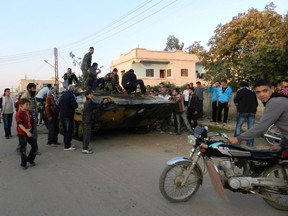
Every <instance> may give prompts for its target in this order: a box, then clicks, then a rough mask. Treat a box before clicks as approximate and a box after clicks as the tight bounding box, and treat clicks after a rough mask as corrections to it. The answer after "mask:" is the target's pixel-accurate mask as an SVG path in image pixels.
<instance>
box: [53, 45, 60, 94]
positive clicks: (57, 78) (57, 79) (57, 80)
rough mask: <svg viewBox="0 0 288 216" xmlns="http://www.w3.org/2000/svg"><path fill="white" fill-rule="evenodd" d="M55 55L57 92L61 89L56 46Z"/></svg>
mask: <svg viewBox="0 0 288 216" xmlns="http://www.w3.org/2000/svg"><path fill="white" fill-rule="evenodd" d="M54 57H55V66H54V70H55V84H54V85H55V87H56V90H57V92H58V91H59V76H58V50H57V48H54Z"/></svg>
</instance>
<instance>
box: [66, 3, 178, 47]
mask: <svg viewBox="0 0 288 216" xmlns="http://www.w3.org/2000/svg"><path fill="white" fill-rule="evenodd" d="M162 1H163V0H161V1H160V2H162ZM177 1H178V0H174V1H173V2H171V3H169V4H166V5H164V6H163V7H161V8H160V9H158V10H157V11H154V12H153V13H150V14H148V15H147V16H145V17H144V18H142V19H140V20H137V21H135V22H134V23H132V24H130V25H128V26H127V27H125V28H122V29H120V30H119V31H116V32H110V33H111V34H110V35H108V36H106V37H104V38H102V39H99V40H97V41H93V40H89V41H87V42H83V43H80V44H79V45H76V46H74V47H75V49H74V50H78V49H81V48H84V47H87V45H88V44H92V43H93V44H97V43H100V42H102V41H105V40H107V39H109V38H111V37H113V36H115V35H117V34H120V33H121V32H123V31H125V30H127V29H129V28H131V27H133V26H135V25H136V24H138V23H140V22H142V21H144V20H146V19H148V18H150V17H152V16H153V15H155V14H157V13H159V12H160V11H162V10H164V9H165V8H167V7H169V6H170V5H172V4H174V3H175V2H177ZM160 2H158V3H157V4H159V3H160ZM157 4H154V5H153V6H151V7H150V8H149V9H151V8H152V7H154V6H155V5H157ZM145 12H147V11H144V12H141V13H140V14H143V13H145ZM140 14H138V15H140ZM135 17H136V16H134V17H132V18H131V19H130V20H132V19H134V18H135ZM130 20H128V21H130ZM128 21H125V22H124V23H127V22H128ZM124 23H123V24H124ZM123 24H120V25H118V26H116V28H118V27H120V26H122V25H123ZM116 28H114V30H115V29H116ZM106 33H107V32H105V33H104V34H106ZM94 39H95V38H94ZM82 44H83V45H82ZM65 50H66V49H64V50H63V51H61V52H64V51H65ZM66 51H67V50H66Z"/></svg>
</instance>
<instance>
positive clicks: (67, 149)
mask: <svg viewBox="0 0 288 216" xmlns="http://www.w3.org/2000/svg"><path fill="white" fill-rule="evenodd" d="M74 150H76V148H74V147H70V148H64V151H74Z"/></svg>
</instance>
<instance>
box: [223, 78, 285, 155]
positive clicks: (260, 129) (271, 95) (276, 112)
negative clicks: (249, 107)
mask: <svg viewBox="0 0 288 216" xmlns="http://www.w3.org/2000/svg"><path fill="white" fill-rule="evenodd" d="M254 89H255V93H256V96H257V98H258V99H259V100H260V101H261V102H262V103H263V105H264V106H265V109H264V112H263V115H262V117H261V119H260V121H259V123H258V124H255V125H254V127H252V128H251V129H249V130H248V131H246V132H244V133H241V134H240V135H239V136H237V137H229V138H228V141H229V142H230V143H231V144H238V143H241V141H243V140H250V139H253V138H254V137H256V136H258V135H261V134H263V133H264V132H265V131H266V130H267V128H268V127H269V126H270V125H272V124H275V125H276V126H277V128H278V129H279V130H280V133H281V140H280V146H273V147H271V149H272V150H279V149H281V148H288V97H286V96H285V95H283V94H279V93H277V92H274V87H273V85H272V84H271V82H269V81H268V80H265V79H260V80H258V81H256V83H255V85H254Z"/></svg>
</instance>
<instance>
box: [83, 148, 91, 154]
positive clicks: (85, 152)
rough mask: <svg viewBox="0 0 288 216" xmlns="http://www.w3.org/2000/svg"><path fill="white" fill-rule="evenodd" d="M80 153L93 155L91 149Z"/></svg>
mask: <svg viewBox="0 0 288 216" xmlns="http://www.w3.org/2000/svg"><path fill="white" fill-rule="evenodd" d="M82 153H83V154H93V151H92V150H91V149H88V150H86V149H82Z"/></svg>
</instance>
